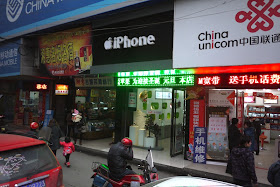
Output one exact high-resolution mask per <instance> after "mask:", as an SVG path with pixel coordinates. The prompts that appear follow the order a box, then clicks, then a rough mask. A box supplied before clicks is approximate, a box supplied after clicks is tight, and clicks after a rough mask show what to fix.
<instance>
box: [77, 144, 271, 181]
mask: <svg viewBox="0 0 280 187" xmlns="http://www.w3.org/2000/svg"><path fill="white" fill-rule="evenodd" d="M75 147H76V150H77V151H81V152H83V153H86V154H90V155H93V156H99V157H107V155H108V153H107V152H105V151H100V150H97V149H92V148H87V147H83V146H79V145H75ZM130 163H132V164H134V165H138V164H140V163H141V160H140V159H137V158H134V159H133V161H130ZM154 165H155V166H156V168H157V170H160V171H165V172H170V173H173V174H176V175H178V176H186V175H191V176H193V177H202V178H209V179H213V180H219V181H223V182H228V183H233V179H232V177H230V176H225V175H220V174H215V173H209V172H205V171H199V170H195V169H191V168H177V167H173V166H167V165H164V164H159V163H154ZM258 187H271V185H267V184H262V183H258Z"/></svg>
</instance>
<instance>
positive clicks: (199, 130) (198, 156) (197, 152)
mask: <svg viewBox="0 0 280 187" xmlns="http://www.w3.org/2000/svg"><path fill="white" fill-rule="evenodd" d="M206 144H207V128H206V127H195V128H194V156H193V162H194V163H200V164H206V152H207V146H206Z"/></svg>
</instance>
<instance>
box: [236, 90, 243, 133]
mask: <svg viewBox="0 0 280 187" xmlns="http://www.w3.org/2000/svg"><path fill="white" fill-rule="evenodd" d="M243 118H244V94H243V93H239V95H238V97H237V119H238V125H237V127H238V129H239V130H241V129H242V125H243Z"/></svg>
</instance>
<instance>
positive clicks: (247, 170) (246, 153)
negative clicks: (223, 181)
mask: <svg viewBox="0 0 280 187" xmlns="http://www.w3.org/2000/svg"><path fill="white" fill-rule="evenodd" d="M250 146H251V139H250V137H248V136H245V135H242V136H241V139H240V145H239V146H238V147H235V148H233V149H232V151H231V154H230V160H231V164H232V176H233V182H234V183H235V184H237V185H241V186H254V187H256V186H258V185H257V181H258V179H257V176H256V171H255V161H254V154H253V153H252V151H251V150H250V149H249V147H250Z"/></svg>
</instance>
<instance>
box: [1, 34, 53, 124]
mask: <svg viewBox="0 0 280 187" xmlns="http://www.w3.org/2000/svg"><path fill="white" fill-rule="evenodd" d="M31 44H32V42H30V41H28V40H25V39H18V40H15V41H11V42H9V43H6V44H3V45H1V46H0V66H1V68H0V76H1V80H0V82H1V98H0V107H1V114H2V115H4V116H5V118H4V121H5V124H13V125H25V126H27V127H28V125H29V124H30V123H31V122H32V121H36V122H41V121H42V120H43V119H44V114H45V111H46V110H47V109H48V108H49V106H50V105H49V104H50V103H49V101H50V94H49V93H50V86H51V80H50V79H49V78H46V77H45V74H44V73H43V71H42V69H40V67H39V66H38V64H37V61H36V60H35V58H34V56H33V55H31V54H32V53H33V52H34V51H33V50H34V49H33V50H32V49H30V48H27V47H26V46H28V45H31Z"/></svg>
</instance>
